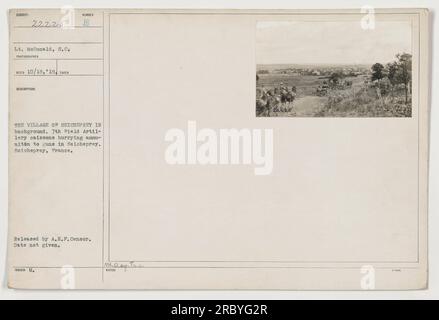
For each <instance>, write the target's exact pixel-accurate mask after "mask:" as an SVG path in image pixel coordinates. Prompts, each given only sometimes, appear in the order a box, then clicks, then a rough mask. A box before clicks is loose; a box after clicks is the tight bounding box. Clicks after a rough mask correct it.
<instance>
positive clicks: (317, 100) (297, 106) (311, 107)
mask: <svg viewBox="0 0 439 320" xmlns="http://www.w3.org/2000/svg"><path fill="white" fill-rule="evenodd" d="M326 99H327V98H325V97H316V96H305V97H301V98H298V99H296V100H295V101H294V107H293V109H294V112H295V116H296V117H312V116H314V115H315V114H316V113H317V112H318V111H319V110H320V109H321V108H322V107H323V105H324V104H325V102H326Z"/></svg>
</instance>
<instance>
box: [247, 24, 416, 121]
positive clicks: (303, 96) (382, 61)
mask: <svg viewBox="0 0 439 320" xmlns="http://www.w3.org/2000/svg"><path fill="white" fill-rule="evenodd" d="M256 63H257V66H256V116H257V117H411V116H412V25H411V23H410V22H409V21H376V22H375V23H374V25H373V28H365V27H364V25H362V23H361V21H360V19H359V20H358V21H324V22H319V21H259V22H258V23H257V32H256Z"/></svg>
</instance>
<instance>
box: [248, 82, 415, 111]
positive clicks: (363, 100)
mask: <svg viewBox="0 0 439 320" xmlns="http://www.w3.org/2000/svg"><path fill="white" fill-rule="evenodd" d="M366 78H367V76H366V75H360V76H357V77H346V78H344V80H351V81H352V87H350V88H346V89H342V90H340V89H338V90H329V91H328V93H327V95H325V96H322V97H317V95H316V89H317V87H318V86H319V85H322V84H323V81H324V80H325V77H322V76H311V75H309V76H308V75H307V76H301V75H292V74H278V73H269V74H259V80H258V82H257V88H262V87H264V88H265V89H272V88H274V87H279V85H280V83H283V84H284V85H286V86H288V87H292V86H295V87H296V88H297V96H296V100H295V101H294V107H293V109H294V110H293V111H292V112H290V113H288V114H276V115H275V116H298V117H301V116H302V117H410V116H411V98H410V97H409V98H410V99H409V100H410V101H408V103H407V104H406V103H405V97H404V93H403V92H402V91H401V90H399V91H394V92H392V94H386V95H383V96H382V97H381V98H379V97H378V95H377V92H376V89H375V88H372V87H367V86H366V85H365V84H364V80H365V79H366Z"/></svg>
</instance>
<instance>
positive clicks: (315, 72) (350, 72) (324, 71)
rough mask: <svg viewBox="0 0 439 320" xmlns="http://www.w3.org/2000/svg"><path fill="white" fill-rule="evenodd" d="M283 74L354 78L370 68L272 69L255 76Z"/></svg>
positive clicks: (367, 71)
mask: <svg viewBox="0 0 439 320" xmlns="http://www.w3.org/2000/svg"><path fill="white" fill-rule="evenodd" d="M269 73H271V74H284V75H290V76H323V77H327V76H330V75H331V74H333V73H340V74H342V75H343V76H345V77H356V76H359V75H366V74H369V73H370V66H319V67H284V68H274V69H271V70H270V69H268V68H267V69H263V68H261V69H260V70H258V71H257V74H269Z"/></svg>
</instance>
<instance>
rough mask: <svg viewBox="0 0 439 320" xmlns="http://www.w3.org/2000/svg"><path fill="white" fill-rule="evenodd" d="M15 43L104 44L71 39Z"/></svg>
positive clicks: (18, 42) (19, 42) (20, 42)
mask: <svg viewBox="0 0 439 320" xmlns="http://www.w3.org/2000/svg"><path fill="white" fill-rule="evenodd" d="M13 44H103V43H102V42H90V41H87V42H84V41H80V42H79V41H78V42H77V41H69V42H58V41H38V42H35V41H16V42H13Z"/></svg>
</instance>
